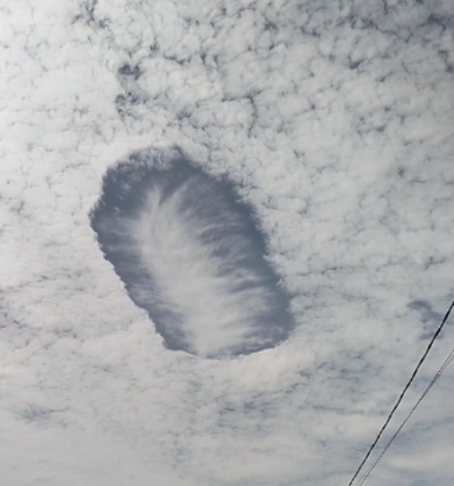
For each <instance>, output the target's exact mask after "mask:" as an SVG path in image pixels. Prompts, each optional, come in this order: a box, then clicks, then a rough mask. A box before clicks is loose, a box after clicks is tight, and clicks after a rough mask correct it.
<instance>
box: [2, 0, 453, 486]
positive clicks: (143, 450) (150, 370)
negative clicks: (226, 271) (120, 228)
mask: <svg viewBox="0 0 454 486" xmlns="http://www.w3.org/2000/svg"><path fill="white" fill-rule="evenodd" d="M0 19H1V20H0V50H1V54H0V63H1V68H0V73H1V74H0V86H1V87H2V90H1V91H2V93H5V95H4V96H3V97H2V99H1V100H0V103H1V113H2V116H1V117H0V126H1V128H2V133H3V134H4V137H3V139H2V141H1V144H0V151H1V152H0V153H1V157H2V165H1V169H0V171H1V177H0V196H1V198H0V271H1V275H2V277H1V283H0V305H1V309H0V316H1V317H0V383H1V385H0V403H1V405H0V435H1V437H2V440H1V441H0V456H1V457H2V461H1V464H0V476H1V477H2V479H3V480H4V481H6V482H7V483H8V484H23V485H28V484H39V483H40V482H41V483H43V484H46V485H51V486H52V485H57V484H58V485H59V484H81V483H83V484H96V485H104V484H109V485H112V484H113V485H115V484H118V485H123V484H129V483H134V484H142V483H143V484H150V483H152V484H154V483H156V484H163V485H165V486H167V485H168V486H173V484H176V485H179V484H181V485H182V486H192V484H198V485H202V486H204V485H207V486H208V485H211V484H219V485H229V486H232V485H240V484H241V485H242V486H243V485H251V486H255V485H257V484H260V485H261V486H263V485H270V486H271V485H273V486H274V485H276V484H285V485H286V486H288V485H293V484H304V483H308V484H311V485H323V486H329V485H331V484H340V483H343V482H344V483H345V484H347V482H348V479H349V477H350V475H351V474H352V473H353V471H354V469H355V468H356V466H357V465H358V463H359V461H360V459H361V456H362V454H363V453H364V452H365V450H366V448H367V446H368V445H369V444H370V441H371V440H372V438H373V437H374V435H375V434H376V432H377V430H378V428H379V426H380V425H381V423H382V422H383V420H384V417H385V415H386V413H387V412H388V411H389V408H390V406H391V405H392V403H393V402H394V401H395V399H396V397H397V394H398V393H399V391H400V390H401V387H402V386H403V384H404V383H405V382H406V380H407V379H408V375H409V373H410V371H411V369H412V368H413V366H414V365H415V363H416V362H417V360H418V358H419V356H420V355H421V353H422V351H423V349H424V347H425V346H426V344H427V338H428V335H429V334H430V331H431V330H433V329H434V328H435V327H436V325H437V324H438V323H437V322H436V320H437V319H436V317H437V316H438V315H440V314H443V312H444V309H445V308H446V307H447V305H448V304H449V301H450V298H451V297H452V296H451V295H450V289H451V288H452V275H453V271H452V265H453V258H454V257H453V248H452V244H451V242H452V217H451V214H452V204H453V199H454V194H453V187H454V185H453V181H454V173H453V167H452V158H453V154H454V137H453V133H452V127H453V125H452V116H453V113H454V96H453V94H452V85H453V63H454V59H453V57H452V54H451V53H452V52H454V49H453V38H452V27H453V19H454V10H453V6H452V2H448V1H425V2H419V3H417V4H415V3H414V2H407V1H404V0H402V1H393V2H391V1H388V2H381V1H372V2H368V3H367V4H366V3H365V2H359V1H350V2H349V1H345V2H344V1H341V2H337V3H333V2H332V1H328V0H317V1H310V2H309V1H303V2H301V1H298V2H297V1H283V2H262V1H256V2H252V1H250V2H249V1H248V2H243V1H241V2H235V1H232V2H229V3H228V4H225V5H224V4H222V3H220V2H219V3H216V2H215V3H213V2H207V1H204V0H196V1H194V2H178V3H171V2H170V3H169V2H168V1H161V0H157V1H154V2H124V1H122V0H115V1H109V2H107V1H103V0H99V1H97V2H91V1H88V2H83V3H80V4H78V5H76V4H71V5H70V4H65V3H64V2H52V1H48V2H41V3H40V4H39V5H38V6H32V5H31V4H29V3H27V2H25V1H19V2H16V3H15V8H14V9H12V10H8V8H4V9H3V10H2V15H0ZM174 146H179V147H181V148H182V150H183V151H184V153H185V154H186V156H187V158H188V159H189V160H191V161H196V162H197V170H196V172H194V174H197V176H196V175H194V177H196V178H197V177H200V178H201V179H200V180H202V181H204V182H203V184H202V186H204V184H205V183H206V186H204V187H206V188H207V190H208V192H209V191H215V192H216V191H217V188H218V187H219V186H218V185H217V182H218V181H222V180H228V181H229V187H232V188H233V189H234V190H235V193H236V195H237V196H238V197H239V198H240V199H241V201H243V202H244V204H245V205H246V206H247V207H248V208H251V210H252V211H253V214H254V215H255V217H256V218H257V220H256V225H257V227H258V228H260V232H261V233H262V234H263V235H264V237H265V238H266V262H267V264H268V265H270V267H271V268H272V269H273V272H275V274H276V275H278V276H279V277H280V278H281V280H282V286H283V288H284V289H285V290H286V292H287V293H288V295H289V296H291V300H290V312H291V316H292V318H293V319H294V323H295V328H294V331H293V332H292V334H291V336H290V338H289V339H286V340H284V341H282V343H281V344H280V345H279V346H276V347H273V348H270V349H264V350H262V351H260V352H255V353H251V354H249V355H244V356H241V357H238V356H237V357H231V358H230V359H222V360H217V359H210V360H208V359H204V358H203V357H201V356H195V355H191V354H188V353H187V352H184V351H182V350H181V349H179V350H170V349H167V348H166V347H165V346H164V345H163V344H164V343H163V338H162V337H161V335H160V334H159V333H158V332H156V330H155V328H154V327H153V326H152V325H150V318H149V316H148V314H147V312H146V311H145V310H143V309H141V308H140V307H138V306H137V305H135V304H134V302H133V301H132V300H131V298H130V295H131V292H130V294H129V295H128V290H129V289H126V288H125V284H124V281H122V279H121V278H119V276H118V273H117V272H116V271H117V270H118V269H117V268H115V267H114V265H113V264H111V263H110V262H109V261H107V260H106V259H104V258H103V255H102V252H101V251H100V249H99V245H98V241H97V239H98V235H97V234H96V233H95V232H94V231H93V230H92V228H91V227H90V220H89V214H90V211H91V210H92V208H93V207H94V206H95V205H96V203H97V202H98V201H99V199H100V197H101V198H102V196H103V192H102V191H103V178H104V177H105V176H106V174H109V173H110V174H112V173H113V172H109V171H115V167H117V165H116V164H117V162H118V161H121V160H123V161H125V160H127V159H128V158H129V157H130V156H131V154H133V153H137V151H140V150H142V149H144V148H146V147H153V149H154V150H156V152H155V153H160V154H163V153H164V154H169V153H170V150H171V149H169V147H174ZM163 157H164V159H165V158H166V157H167V155H165V156H163ZM129 166H130V167H136V166H134V164H130V165H129ZM158 172H159V173H160V174H161V175H160V176H159V177H158V179H157V180H159V181H160V182H159V184H161V183H162V184H163V183H164V181H165V180H166V177H167V176H166V175H165V174H170V173H171V172H172V171H170V172H166V170H164V169H162V170H161V169H160V170H159V171H158ZM134 173H137V172H135V169H134V170H133V171H132V173H131V174H130V175H129V176H128V177H132V176H133V175H134ZM139 175H140V174H139ZM193 182H194V179H192V176H191V177H188V178H183V180H182V182H181V184H180V185H179V186H178V188H179V189H178V191H177V192H176V193H175V198H174V199H172V198H170V199H168V202H169V203H170V202H172V204H173V206H172V205H168V206H166V207H165V209H166V212H165V213H161V212H160V211H158V212H156V211H155V213H154V215H155V217H156V218H158V217H162V216H163V214H168V213H169V211H172V215H173V216H174V217H172V221H173V224H174V226H173V227H172V228H169V229H171V230H172V231H171V232H170V231H166V232H165V233H164V236H165V237H166V239H167V240H168V239H169V237H170V236H172V235H175V234H176V233H175V232H174V231H177V230H178V231H180V232H181V231H182V228H183V227H184V228H185V235H187V236H188V237H187V240H185V241H184V243H185V246H184V248H185V249H186V252H187V253H185V254H184V255H189V253H190V254H191V255H192V259H193V262H192V263H196V262H198V265H197V266H195V267H194V268H195V269H196V270H197V271H196V273H195V277H196V278H194V279H193V281H194V282H197V286H195V285H194V289H193V290H194V292H195V293H196V298H194V299H191V302H189V303H185V302H182V301H181V299H182V297H181V296H182V295H184V292H182V291H181V290H179V291H178V292H177V290H178V287H173V286H171V285H168V290H167V294H166V295H165V297H162V298H161V296H159V298H160V299H161V300H160V302H162V304H163V305H164V304H166V305H168V304H169V303H170V302H171V303H177V304H178V306H180V308H181V307H184V305H183V304H185V305H187V307H185V308H184V309H183V312H181V311H180V310H179V311H178V312H179V313H180V314H184V316H185V317H186V319H185V320H186V321H187V319H188V317H187V316H190V315H192V316H195V315H197V313H199V312H201V309H203V310H204V308H202V306H201V304H200V302H201V300H200V298H199V296H200V293H199V291H200V289H202V288H204V289H205V290H204V291H205V292H206V293H207V294H209V296H210V299H209V303H210V305H212V306H213V307H212V309H213V310H212V312H218V309H219V310H221V309H227V310H228V311H229V312H231V313H233V310H235V309H236V312H240V313H243V314H242V315H244V312H246V311H245V307H244V305H243V301H242V300H241V294H242V292H240V293H238V292H233V290H232V287H231V283H232V282H233V280H232V279H231V278H230V276H229V277H227V276H223V277H222V278H221V277H220V276H219V275H218V274H216V273H210V272H213V268H214V266H213V265H212V260H210V258H208V256H207V255H208V253H209V252H210V251H214V250H215V249H216V248H217V243H215V244H214V246H210V244H209V243H207V244H203V245H202V244H199V243H200V239H198V237H196V236H197V231H202V230H203V228H205V227H206V226H205V225H206V222H207V221H211V219H210V218H211V216H209V215H208V217H207V218H208V219H206V217H205V213H203V211H202V212H201V211H200V209H199V207H198V206H197V204H196V202H194V201H192V200H191V198H190V197H189V198H188V194H189V193H188V192H187V189H188V188H190V187H191V188H192V187H193V186H192V185H191V184H193ZM159 184H158V187H157V188H156V191H155V192H154V194H158V193H159V191H161V190H162V189H160V187H163V186H161V185H159ZM197 187H200V186H199V185H198V186H197ZM213 188H214V189H213ZM221 192H222V191H221ZM177 196H178V197H177ZM217 196H218V195H217V194H216V198H214V196H213V198H212V197H210V198H209V200H210V202H213V201H218V199H217ZM188 201H189V203H188ZM145 202H146V201H145ZM148 203H150V201H148ZM178 204H183V205H184V207H185V208H187V215H188V218H189V219H190V220H191V222H193V224H191V225H188V227H187V228H186V227H185V226H184V225H185V224H187V223H186V221H187V219H184V218H183V217H182V214H183V213H182V212H181V211H180V210H179V209H178V210H177V209H176V208H179V207H180V206H178ZM140 207H141V208H144V207H145V206H140ZM154 207H155V209H156V206H154ZM196 208H197V211H196ZM230 210H232V206H230V205H229V211H230ZM134 214H136V217H135V219H133V220H129V219H128V224H127V225H125V226H124V227H125V229H126V230H127V231H130V230H131V231H132V233H131V235H133V236H134V235H135V236H134V238H135V241H136V248H137V250H138V251H137V253H134V255H133V256H135V258H136V261H137V262H139V263H141V265H142V266H143V269H144V271H145V270H146V272H148V273H151V271H150V268H151V267H150V265H152V262H153V258H151V259H148V260H147V259H145V258H144V253H145V251H144V248H145V247H144V246H141V245H139V244H138V243H139V242H141V241H145V240H143V239H142V238H141V237H140V238H139V233H138V232H137V226H134V224H132V222H133V221H135V222H136V223H137V221H139V219H138V218H139V213H134ZM140 214H142V218H144V219H142V221H148V219H147V218H149V217H150V213H140ZM145 214H146V216H145ZM229 214H230V213H229ZM235 214H237V213H236V212H235ZM222 215H223V216H224V218H225V216H226V215H227V213H225V212H222ZM112 228H113V229H115V227H112ZM242 228H244V227H243V226H241V229H240V231H239V233H238V234H239V236H241V235H243V236H245V233H244V231H245V230H243V229H242ZM134 232H135V233H134ZM149 236H150V235H146V241H147V242H149V241H150V239H149ZM170 240H172V238H170ZM246 240H247V242H249V241H250V239H249V237H247V238H246ZM246 240H245V241H246ZM216 241H218V240H216ZM244 244H245V245H246V248H251V247H250V246H248V244H249V243H246V242H245V243H244ZM186 245H187V246H186ZM146 247H147V248H148V245H146ZM256 248H257V247H256V246H254V248H253V249H251V250H250V251H251V252H252V254H254V255H256V253H255V252H256ZM204 252H205V253H204ZM137 255H139V256H140V258H138V257H137ZM163 256H164V257H165V256H166V255H163ZM257 258H258V257H257ZM222 261H226V260H224V259H223V260H222ZM263 261H264V260H263ZM263 261H262V263H261V265H262V264H263ZM186 262H187V261H186V257H185V256H183V257H182V264H181V265H179V266H178V268H176V267H175V270H174V271H175V272H183V273H184V275H188V274H189V272H190V271H191V272H194V268H192V267H191V266H190V265H189V264H187V263H186ZM202 262H204V263H203V265H204V266H203V265H202ZM153 265H156V263H153ZM185 265H187V266H185ZM153 268H154V269H153V272H154V274H156V271H157V270H156V267H153ZM168 268H169V266H168V265H167V266H166V267H165V271H164V274H165V275H164V276H163V277H162V279H163V280H162V281H165V278H164V277H166V278H168V276H167V275H168V274H167V269H168ZM235 268H236V267H235ZM262 268H263V267H262ZM202 270H203V271H202ZM257 271H258V270H257ZM254 272H256V270H255V267H254ZM254 275H259V276H261V275H262V274H261V273H260V272H259V273H258V274H257V273H254ZM260 278H261V277H260ZM123 280H124V279H123ZM167 281H168V280H167ZM208 281H209V282H210V285H209V288H208V290H206V287H202V285H204V286H205V285H206V284H207V282H208ZM211 282H213V283H216V284H217V285H218V287H216V285H213V286H212V285H211ZM220 288H222V291H221V290H219V289H220ZM260 288H261V289H263V287H260ZM274 288H275V287H274V284H273V289H274ZM273 292H274V290H273ZM261 295H262V294H261ZM225 296H228V299H227V300H224V298H225ZM207 300H208V299H207ZM191 306H193V307H191ZM175 307H177V306H176V305H175ZM215 307H216V309H215ZM204 311H205V310H204ZM255 312H256V311H255V310H254V313H255ZM227 314H228V313H227ZM227 314H226V315H227ZM229 315H230V314H229ZM254 315H256V314H254ZM156 320H157V319H156ZM238 322H239V321H238ZM241 322H243V323H244V322H246V323H251V322H252V318H251V317H250V315H247V318H246V319H242V320H241ZM225 329H226V328H224V327H222V329H221V331H220V332H221V334H222V341H223V342H224V341H227V343H228V344H229V346H232V345H233V346H235V345H236V343H238V342H239V341H236V338H232V337H231V335H230V334H229V333H225ZM246 329H247V331H246ZM250 329H251V327H250V326H249V325H248V326H245V327H244V328H243V327H241V330H239V332H240V333H244V332H246V333H247V332H249V330H250ZM260 332H262V331H260ZM223 333H224V334H223ZM200 335H203V333H200ZM167 340H168V339H167ZM253 342H254V346H255V345H256V343H257V341H256V340H253ZM187 343H188V346H189V345H191V346H193V349H196V347H197V346H198V347H199V348H198V349H202V347H203V346H202V344H203V343H201V341H197V342H196V341H195V340H190V341H189V340H188V341H187ZM204 346H206V348H205V350H206V349H209V350H213V349H218V350H219V346H221V344H220V340H218V337H216V339H214V340H212V341H210V342H208V344H205V345H204ZM180 347H182V346H180ZM451 348H452V332H451V327H448V328H447V329H446V333H445V334H443V336H442V337H441V339H440V341H439V342H438V343H437V346H436V347H435V349H434V353H433V354H432V355H431V357H430V359H429V360H428V362H427V363H426V366H425V367H424V369H423V370H422V374H421V376H420V379H419V380H418V381H417V382H416V383H415V389H414V390H413V391H412V392H411V394H410V395H409V397H408V401H406V402H405V403H404V404H403V409H402V412H400V415H399V417H401V416H402V417H403V416H404V414H405V413H406V411H407V410H408V409H409V408H410V407H411V405H412V403H413V401H414V399H415V398H416V397H417V396H418V392H419V391H421V390H422V389H423V387H424V384H425V383H426V382H427V380H429V379H430V378H431V376H432V374H433V373H434V372H435V371H436V370H437V369H438V367H439V365H440V364H441V362H442V361H443V359H444V358H445V356H446V355H447V353H448V351H449V350H450V349H451ZM199 354H203V352H202V353H199ZM207 354H209V353H207ZM453 379H454V378H453V370H452V367H451V368H449V369H448V370H447V371H446V374H445V375H443V378H442V379H440V380H439V383H438V384H437V386H436V387H434V389H433V390H432V392H431V394H430V395H429V396H428V397H427V400H425V401H424V402H423V405H422V406H421V408H420V409H418V413H417V414H415V416H414V417H413V419H412V421H411V423H409V424H408V427H407V428H406V430H405V435H403V436H402V437H401V440H398V441H396V443H395V445H394V446H393V448H392V449H391V450H390V452H389V454H388V455H387V456H385V458H384V460H383V461H382V462H381V463H380V465H379V467H378V468H377V469H376V470H375V471H374V474H373V475H372V476H371V478H370V481H369V484H370V485H371V486H372V485H374V484H377V485H378V484H381V483H382V482H387V483H392V484H395V485H397V486H401V485H402V486H403V485H406V484H409V483H414V484H417V483H418V482H420V481H426V482H427V483H434V482H436V483H437V484H440V485H442V486H444V485H448V484H451V480H452V478H451V476H452V473H451V469H450V464H449V461H448V460H447V459H446V458H449V457H452V445H451V443H452V441H450V437H449V430H450V428H451V425H452V421H453V410H452V406H451V403H452V401H451V395H452V383H453ZM399 417H397V418H399ZM429 448H430V450H434V451H441V452H440V454H439V455H435V454H434V455H431V454H429V453H428V450H429ZM416 459H417V460H416ZM425 459H427V460H425Z"/></svg>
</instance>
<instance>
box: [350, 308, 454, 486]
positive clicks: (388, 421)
mask: <svg viewBox="0 0 454 486" xmlns="http://www.w3.org/2000/svg"><path fill="white" fill-rule="evenodd" d="M453 307H454V300H453V301H452V302H451V305H450V306H449V308H448V310H447V311H446V314H445V315H444V317H443V320H442V321H441V324H440V325H439V326H438V328H437V330H436V331H435V333H434V335H433V336H432V338H431V340H430V341H429V344H428V345H427V348H426V350H425V351H424V354H423V355H422V357H421V359H420V360H419V362H418V364H417V365H416V368H415V369H414V370H413V373H412V374H411V376H410V379H409V380H408V381H407V383H406V384H405V386H404V388H403V390H402V392H401V393H400V395H399V398H398V399H397V401H396V403H395V404H394V406H393V408H392V409H391V412H390V413H389V414H388V417H387V418H386V420H385V423H384V424H383V425H382V427H381V429H380V430H379V432H378V434H377V436H376V437H375V439H374V441H373V442H372V445H371V446H370V447H369V449H368V451H367V453H366V455H365V456H364V458H363V460H362V461H361V463H360V465H359V466H358V468H357V469H356V471H355V473H354V474H353V476H352V478H351V479H350V481H349V483H348V486H352V484H353V483H354V481H355V480H356V478H357V477H358V475H359V473H360V472H361V471H362V469H363V467H364V465H365V463H366V461H367V460H368V459H369V457H370V455H371V454H372V452H373V450H374V449H375V447H376V446H377V443H378V441H379V440H380V438H381V436H382V435H383V433H384V432H385V430H386V428H387V427H388V425H389V423H390V422H391V419H392V418H393V416H394V414H395V413H396V410H397V408H398V407H399V405H400V404H401V402H402V400H403V399H404V397H405V395H406V394H407V391H408V389H409V388H410V386H411V385H412V383H413V381H414V379H415V377H416V375H417V374H418V372H419V370H420V368H421V366H422V364H423V363H424V361H425V360H426V358H427V355H428V354H429V352H430V350H431V349H432V347H433V345H434V343H435V341H436V339H437V338H438V336H439V335H440V333H441V331H442V330H443V328H444V326H445V324H446V321H447V320H448V318H449V315H450V314H451V311H452V309H453ZM437 379H438V378H437Z"/></svg>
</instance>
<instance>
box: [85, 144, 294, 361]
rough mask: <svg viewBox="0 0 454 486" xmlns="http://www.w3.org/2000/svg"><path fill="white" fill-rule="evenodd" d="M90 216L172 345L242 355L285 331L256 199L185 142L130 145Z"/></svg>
mask: <svg viewBox="0 0 454 486" xmlns="http://www.w3.org/2000/svg"><path fill="white" fill-rule="evenodd" d="M91 221H92V226H93V228H94V229H95V231H96V232H97V234H98V240H99V242H100V245H101V248H102V250H103V251H104V253H105V255H106V257H107V258H108V259H109V260H110V261H111V262H112V263H113V264H114V267H115V270H116V272H117V274H118V275H119V276H120V277H121V278H122V280H123V281H124V283H125V286H126V288H127V290H128V292H129V294H130V296H131V298H132V300H133V301H134V302H135V303H136V304H137V305H139V306H140V307H142V308H144V309H145V310H146V311H147V312H148V313H149V315H150V317H151V318H152V320H153V321H154V323H155V326H156V329H157V331H158V332H159V333H160V334H161V335H162V336H163V338H164V341H165V344H166V346H167V347H168V348H169V349H175V350H184V351H188V352H190V353H193V354H197V355H200V356H205V357H217V356H222V355H232V354H233V355H236V354H247V353H251V352H254V351H259V350H262V349H265V348H268V347H271V346H274V345H276V344H279V343H280V342H281V341H282V340H283V339H285V338H286V337H288V335H289V332H290V331H291V329H292V327H293V324H292V318H291V316H290V314H289V312H288V302H287V297H286V295H285V292H284V290H283V289H282V287H281V285H280V283H279V278H278V276H277V275H276V274H275V273H274V271H273V269H272V267H271V266H270V265H269V263H268V262H267V261H266V260H265V258H264V257H265V252H266V244H265V243H266V241H265V237H264V235H263V234H262V232H261V231H260V229H259V228H258V227H257V226H256V224H257V218H256V217H255V216H254V214H253V211H252V208H250V207H249V206H248V205H246V204H245V203H244V202H242V201H240V199H239V196H238V195H237V193H236V192H235V189H234V187H233V185H232V184H231V183H230V184H229V182H228V181H227V180H222V181H219V180H216V179H214V178H213V177H210V176H208V175H207V174H205V173H204V172H202V171H201V170H200V169H199V168H197V167H196V165H195V164H194V162H192V161H191V160H190V159H188V157H187V156H185V154H184V153H183V152H182V151H181V150H177V149H175V150H173V151H170V153H169V152H165V153H164V152H162V153H161V152H160V151H157V150H152V149H150V150H144V151H140V152H136V153H134V154H133V155H131V157H129V159H128V160H127V161H124V162H122V163H120V164H118V165H117V166H114V167H113V168H110V169H109V170H108V172H107V174H106V177H105V178H104V184H103V193H102V196H101V198H100V201H99V202H98V204H97V205H96V208H95V209H94V210H93V211H92V213H91Z"/></svg>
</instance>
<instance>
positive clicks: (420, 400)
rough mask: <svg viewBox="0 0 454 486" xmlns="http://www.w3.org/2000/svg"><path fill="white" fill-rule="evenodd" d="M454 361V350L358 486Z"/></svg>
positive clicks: (362, 481)
mask: <svg viewBox="0 0 454 486" xmlns="http://www.w3.org/2000/svg"><path fill="white" fill-rule="evenodd" d="M453 359H454V349H453V350H452V351H451V352H450V354H449V355H448V357H447V358H446V359H445V361H444V362H443V364H442V365H441V367H440V369H439V370H438V371H437V373H436V375H435V376H434V377H433V378H432V380H431V382H430V383H429V384H428V385H427V387H426V389H425V390H424V392H423V394H422V395H421V396H420V397H419V399H418V401H417V402H416V403H415V404H414V405H413V407H412V409H411V410H410V412H408V414H407V416H406V417H405V420H404V421H403V422H402V423H401V425H400V426H399V428H398V429H397V430H396V432H394V434H393V436H392V437H391V439H390V440H389V442H388V443H387V444H386V446H385V448H384V449H383V450H382V452H381V453H380V455H379V456H378V457H377V459H375V461H374V462H373V464H372V466H371V467H370V468H369V469H368V471H367V472H366V473H365V474H364V475H363V477H362V478H361V479H360V481H359V483H358V486H362V485H363V484H364V482H365V481H366V479H367V478H368V477H369V476H370V475H371V473H372V471H373V470H374V469H375V467H376V466H377V464H378V463H379V462H380V461H381V460H382V458H383V456H384V455H385V454H386V452H387V451H388V449H389V448H390V447H391V444H392V443H393V442H394V441H395V439H396V438H397V436H398V435H399V434H400V432H401V431H402V429H403V428H404V427H405V425H406V423H407V422H408V421H409V420H410V417H411V416H412V415H413V413H414V412H415V410H416V409H417V408H418V407H419V405H420V403H421V402H422V401H423V400H424V398H425V397H426V395H427V394H428V393H429V391H430V389H431V388H432V387H433V386H434V385H435V383H436V382H437V381H438V379H439V378H440V376H441V375H442V374H443V373H444V372H445V370H446V368H447V367H448V366H449V365H450V363H451V361H452V360H453Z"/></svg>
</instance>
